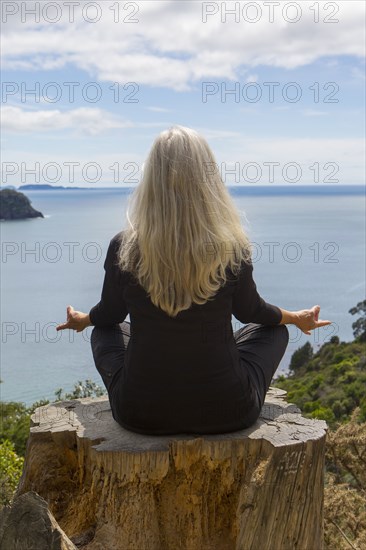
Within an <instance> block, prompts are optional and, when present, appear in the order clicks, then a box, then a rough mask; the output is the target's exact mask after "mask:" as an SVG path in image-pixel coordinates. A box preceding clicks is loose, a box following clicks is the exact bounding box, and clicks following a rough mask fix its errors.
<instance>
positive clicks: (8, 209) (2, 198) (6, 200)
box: [0, 189, 44, 220]
mask: <svg viewBox="0 0 366 550" xmlns="http://www.w3.org/2000/svg"><path fill="white" fill-rule="evenodd" d="M43 217H44V216H43V214H42V213H41V212H38V211H37V210H35V209H34V208H33V207H32V206H31V202H30V200H29V199H28V197H26V196H25V195H24V194H23V193H19V191H14V190H13V189H2V190H1V191H0V219H1V220H23V219H26V218H43Z"/></svg>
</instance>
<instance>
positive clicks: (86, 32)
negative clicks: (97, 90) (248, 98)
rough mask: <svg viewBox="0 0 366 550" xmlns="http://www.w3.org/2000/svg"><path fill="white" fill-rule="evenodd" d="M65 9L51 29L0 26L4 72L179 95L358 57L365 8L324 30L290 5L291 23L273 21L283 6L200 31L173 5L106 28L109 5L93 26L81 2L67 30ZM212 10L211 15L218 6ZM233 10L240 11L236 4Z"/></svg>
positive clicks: (357, 5)
mask: <svg viewBox="0 0 366 550" xmlns="http://www.w3.org/2000/svg"><path fill="white" fill-rule="evenodd" d="M19 4H26V2H22V3H19ZM41 4H42V3H41ZM53 4H54V3H53ZM65 4H66V3H65V2H59V5H60V6H61V8H62V18H61V20H60V21H59V22H58V23H54V24H52V23H47V22H45V20H44V18H43V19H42V17H41V21H40V23H35V22H34V16H33V18H32V17H29V18H28V20H27V21H28V22H26V23H23V24H22V23H21V22H20V19H19V17H20V15H19V14H18V15H17V18H16V17H11V16H9V18H8V22H7V23H5V24H3V48H2V50H3V67H4V68H6V69H9V70H12V69H23V70H29V71H35V70H50V69H60V68H62V67H65V66H66V65H68V66H74V67H76V68H77V69H79V70H80V69H82V70H84V71H87V73H88V74H89V75H92V76H93V78H97V79H99V80H101V81H102V80H106V81H112V82H131V81H132V82H137V83H139V84H147V85H150V86H161V87H167V88H172V89H175V90H179V91H183V90H187V89H189V88H190V87H191V86H192V85H193V84H194V82H196V81H199V80H200V79H210V78H211V79H212V78H222V79H224V78H227V79H238V77H239V74H240V67H243V66H246V67H247V68H248V69H250V68H254V67H258V66H260V65H269V66H274V67H284V68H287V69H293V68H296V67H300V66H304V65H306V64H309V63H312V62H314V61H315V60H317V59H320V58H322V57H324V56H337V55H353V56H359V57H361V56H363V55H364V13H365V5H364V3H363V2H359V1H357V0H356V1H354V0H351V1H348V0H347V1H338V2H337V3H336V4H337V5H339V6H340V11H339V13H338V14H335V15H334V18H338V19H339V22H338V23H328V24H326V23H324V22H323V20H324V17H325V16H326V15H328V16H330V15H331V14H330V12H329V11H328V12H324V9H323V8H322V6H321V3H319V4H320V22H319V23H314V11H313V10H310V9H308V6H309V4H310V3H309V2H301V3H299V2H298V3H297V4H298V5H299V6H301V10H302V14H301V18H300V20H299V21H298V22H297V23H289V22H287V21H286V20H285V19H284V17H283V16H282V15H281V12H282V9H283V6H284V4H286V2H282V3H281V5H280V6H279V7H278V8H277V9H276V12H275V21H274V23H269V17H268V8H265V7H264V6H262V17H261V18H260V20H259V21H258V22H257V23H247V22H246V21H245V20H244V19H243V17H242V15H240V18H239V22H237V23H236V22H235V21H234V18H233V17H228V19H227V23H222V22H221V15H222V14H221V13H217V14H215V15H213V16H210V17H208V20H207V22H206V23H203V22H202V9H203V8H202V6H203V4H202V2H185V1H184V2H182V1H180V0H178V1H177V0H174V1H173V0H165V1H154V2H151V1H142V2H138V3H136V5H138V7H139V12H138V13H137V14H136V16H135V18H137V19H138V21H139V22H138V23H128V22H126V21H123V19H126V18H127V17H128V15H129V13H130V11H131V10H130V8H129V9H126V7H124V6H122V8H121V9H120V15H119V17H120V20H119V22H118V23H114V22H113V11H112V10H111V9H110V8H111V7H112V6H113V5H114V6H116V3H115V2H110V1H108V0H107V1H103V2H102V3H99V6H100V9H101V10H102V15H101V18H100V20H99V21H98V22H97V23H94V24H92V23H88V22H86V21H85V17H84V16H83V11H82V10H83V9H84V8H85V2H80V7H79V8H77V9H76V10H75V22H73V23H69V22H68V21H67V20H66V19H65V17H66V15H67V11H66V8H65ZM214 4H215V5H216V6H218V8H220V6H221V4H223V5H226V4H225V3H218V2H217V3H214ZM234 4H235V3H234V2H233V5H234ZM236 4H238V5H240V6H241V9H242V5H243V3H239V2H238V3H236ZM258 4H261V3H258ZM120 7H121V3H120ZM51 15H52V13H51V12H50V13H49V15H48V17H50V16H51ZM89 16H90V17H91V16H92V12H89ZM32 19H33V22H32ZM309 37H311V40H309ZM254 76H255V74H254ZM248 78H249V77H248Z"/></svg>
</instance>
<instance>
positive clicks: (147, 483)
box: [5, 390, 326, 550]
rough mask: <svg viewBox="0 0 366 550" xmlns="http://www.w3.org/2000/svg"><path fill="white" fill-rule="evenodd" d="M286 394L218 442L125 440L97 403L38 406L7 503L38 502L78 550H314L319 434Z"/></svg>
mask: <svg viewBox="0 0 366 550" xmlns="http://www.w3.org/2000/svg"><path fill="white" fill-rule="evenodd" d="M284 395H285V392H283V391H281V390H270V392H269V393H268V395H267V398H266V403H265V404H264V406H263V409H262V413H261V416H260V418H259V420H258V421H257V422H256V423H255V424H254V425H253V426H252V427H251V428H249V429H246V430H240V431H237V432H233V433H228V434H217V435H200V434H177V435H172V436H159V437H154V436H145V435H140V434H136V433H133V432H129V431H127V430H124V429H123V428H121V427H120V426H119V425H118V424H117V423H116V422H115V421H114V420H113V418H112V414H111V410H110V406H109V401H108V399H107V398H106V397H101V398H96V399H92V398H86V399H77V400H71V401H62V402H56V403H53V404H50V405H46V406H42V407H39V408H38V409H36V410H35V412H34V414H33V416H32V425H31V428H30V436H29V438H28V441H27V449H26V457H25V464H24V469H23V474H22V477H21V480H20V483H19V486H18V490H17V494H16V499H19V498H20V497H21V495H24V494H25V493H27V494H31V492H35V493H37V494H38V495H40V496H41V497H42V498H43V499H44V500H45V501H46V502H47V503H48V506H49V509H50V513H51V514H53V516H54V517H55V519H56V521H57V522H58V523H59V526H60V531H62V532H64V534H65V537H68V538H69V539H70V541H71V542H72V543H73V544H75V545H76V547H78V548H83V549H84V550H178V549H184V550H213V549H215V550H234V549H235V550H258V549H261V550H294V549H301V550H314V549H315V548H316V550H321V548H322V547H323V484H324V452H325V438H326V424H325V422H324V421H321V420H313V419H306V418H303V417H302V416H301V414H300V411H299V409H297V408H296V407H294V406H293V405H290V404H288V403H286V402H285V401H284V399H283V397H284ZM16 501H17V500H15V502H16ZM13 506H14V504H13ZM36 526H37V523H36V524H34V525H33V527H32V526H30V525H29V529H33V531H34V529H36V528H37V527H36ZM5 527H6V526H5ZM5 532H6V529H5ZM40 542H41V541H40ZM38 547H39V548H43V546H42V545H41V544H39V546H38Z"/></svg>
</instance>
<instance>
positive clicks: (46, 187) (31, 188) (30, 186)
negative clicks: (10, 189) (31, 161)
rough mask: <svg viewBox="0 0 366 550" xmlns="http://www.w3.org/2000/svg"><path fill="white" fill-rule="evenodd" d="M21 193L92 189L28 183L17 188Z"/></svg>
mask: <svg viewBox="0 0 366 550" xmlns="http://www.w3.org/2000/svg"><path fill="white" fill-rule="evenodd" d="M18 189H20V190H21V191H48V190H50V189H51V190H55V191H57V190H62V191H63V190H68V189H93V188H92V187H64V186H63V185H49V184H48V183H30V184H28V185H21V186H20V187H18Z"/></svg>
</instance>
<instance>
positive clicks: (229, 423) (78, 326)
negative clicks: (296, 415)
mask: <svg viewBox="0 0 366 550" xmlns="http://www.w3.org/2000/svg"><path fill="white" fill-rule="evenodd" d="M212 167H216V163H215V159H214V156H213V154H212V152H211V150H210V148H209V146H208V144H207V142H206V141H205V140H204V139H203V137H201V136H200V135H198V134H197V133H196V132H194V131H193V130H191V129H189V128H184V127H181V126H175V127H173V128H171V129H169V130H167V131H164V132H162V133H161V134H160V135H159V136H158V137H157V139H156V140H155V142H154V144H153V146H152V148H151V151H150V154H149V156H148V159H147V162H146V163H145V169H144V173H143V177H142V181H141V182H140V184H139V185H138V187H137V188H136V189H135V191H134V193H133V195H132V201H133V206H132V212H131V216H129V211H127V219H128V222H129V225H130V227H129V228H128V229H126V230H124V231H121V232H120V233H118V234H117V235H116V236H115V237H114V238H113V239H112V240H111V241H110V244H109V248H108V252H107V256H106V260H105V263H104V269H105V278H104V284H103V289H102V295H101V300H100V302H99V303H98V304H97V305H95V306H94V307H93V308H92V309H91V310H90V312H89V314H87V313H82V312H80V311H75V310H74V309H73V308H72V307H71V306H69V307H68V308H67V322H66V323H64V324H61V325H58V327H57V330H64V329H73V330H76V331H77V332H81V331H82V330H84V329H85V328H86V327H88V326H94V329H93V331H92V335H91V345H92V351H93V356H94V361H95V364H96V367H97V369H98V371H99V373H100V375H101V377H102V379H103V381H104V384H105V386H106V388H107V391H108V395H109V400H110V404H111V410H112V414H113V418H114V419H115V420H116V421H117V422H118V423H119V424H120V425H121V426H123V427H124V428H126V429H128V430H131V431H133V432H138V433H144V434H173V433H182V432H185V433H201V434H203V433H224V432H231V431H236V430H240V429H242V428H245V427H249V426H251V425H252V424H253V423H254V422H255V421H256V419H257V418H258V416H259V414H260V411H261V408H262V405H263V402H264V399H265V396H266V392H267V390H268V388H269V385H270V383H271V380H272V377H273V375H274V373H275V371H276V369H277V367H278V365H279V363H280V361H281V358H282V356H283V354H284V352H285V349H286V347H287V344H288V330H287V327H286V325H287V324H290V323H292V324H295V325H296V326H297V327H299V328H300V329H301V330H302V331H303V332H304V333H305V334H310V331H311V330H312V329H315V328H318V327H322V326H324V325H328V324H330V321H320V320H319V319H318V317H319V311H320V307H319V306H314V307H312V308H311V309H307V310H302V311H296V312H291V311H286V310H284V309H281V308H279V307H277V306H275V305H272V304H269V303H267V302H265V301H264V299H263V298H262V297H261V296H260V295H259V293H258V291H257V289H256V285H255V282H254V280H253V265H252V263H251V259H250V243H249V240H248V238H247V236H246V235H245V233H244V231H243V229H242V226H241V223H240V217H239V213H238V211H237V210H236V208H235V205H234V202H233V201H232V199H231V197H230V195H229V193H228V191H227V188H226V187H225V185H224V183H223V181H222V180H221V178H220V175H219V173H218V171H217V170H213V169H212ZM128 313H129V315H130V323H128V322H126V321H125V318H126V316H127V314H128ZM232 314H233V315H234V316H235V317H236V318H237V319H238V320H239V321H241V322H242V323H248V324H247V325H246V326H245V327H243V328H241V329H239V330H237V331H236V332H235V334H234V333H233V330H232V324H231V317H232Z"/></svg>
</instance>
